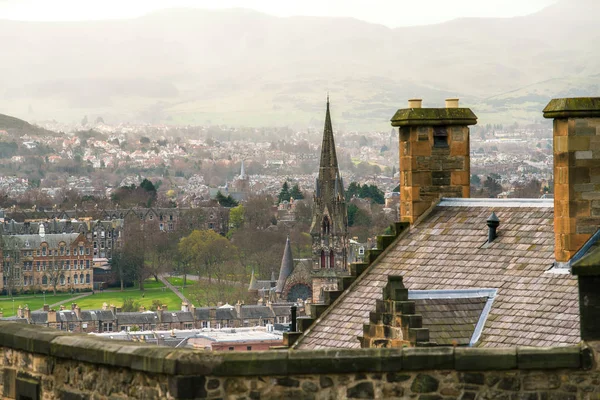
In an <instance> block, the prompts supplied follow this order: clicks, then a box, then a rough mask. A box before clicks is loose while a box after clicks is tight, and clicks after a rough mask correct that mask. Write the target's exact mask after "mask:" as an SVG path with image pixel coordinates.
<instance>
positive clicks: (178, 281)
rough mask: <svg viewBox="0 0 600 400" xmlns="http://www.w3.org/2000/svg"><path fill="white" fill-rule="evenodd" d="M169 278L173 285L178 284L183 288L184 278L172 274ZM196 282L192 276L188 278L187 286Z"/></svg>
mask: <svg viewBox="0 0 600 400" xmlns="http://www.w3.org/2000/svg"><path fill="white" fill-rule="evenodd" d="M167 280H168V281H169V283H170V284H171V285H173V286H176V287H177V288H181V285H183V278H179V277H176V276H172V277H170V278H167ZM195 282H196V281H193V280H191V279H190V278H187V279H186V286H189V285H193V284H194V283H195Z"/></svg>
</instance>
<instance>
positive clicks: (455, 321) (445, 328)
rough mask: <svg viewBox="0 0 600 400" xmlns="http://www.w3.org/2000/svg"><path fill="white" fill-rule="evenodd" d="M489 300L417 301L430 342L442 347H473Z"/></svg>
mask: <svg viewBox="0 0 600 400" xmlns="http://www.w3.org/2000/svg"><path fill="white" fill-rule="evenodd" d="M487 300H488V298H487V297H472V298H456V299H418V300H415V308H416V312H417V314H421V315H422V316H423V328H428V329H429V340H430V341H432V342H435V343H437V344H439V345H454V344H456V345H459V346H466V345H469V343H470V341H471V338H472V337H473V333H474V332H475V327H476V326H477V322H479V319H480V318H481V314H482V311H483V308H484V306H485V303H486V302H487Z"/></svg>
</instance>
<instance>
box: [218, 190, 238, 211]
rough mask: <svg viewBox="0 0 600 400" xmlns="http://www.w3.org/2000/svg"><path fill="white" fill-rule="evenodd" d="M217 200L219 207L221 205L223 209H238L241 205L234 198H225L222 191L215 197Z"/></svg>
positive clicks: (229, 196)
mask: <svg viewBox="0 0 600 400" xmlns="http://www.w3.org/2000/svg"><path fill="white" fill-rule="evenodd" d="M215 199H216V200H217V202H219V205H221V207H228V208H231V207H236V206H237V205H238V204H239V203H238V202H237V201H235V199H234V198H233V197H231V195H228V196H227V197H225V196H224V195H223V193H221V191H220V190H219V191H218V192H217V196H216V197H215Z"/></svg>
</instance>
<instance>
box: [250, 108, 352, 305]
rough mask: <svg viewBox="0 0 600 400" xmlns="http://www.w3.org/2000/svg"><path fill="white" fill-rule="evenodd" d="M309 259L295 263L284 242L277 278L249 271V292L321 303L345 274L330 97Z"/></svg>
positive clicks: (344, 224) (343, 214)
mask: <svg viewBox="0 0 600 400" xmlns="http://www.w3.org/2000/svg"><path fill="white" fill-rule="evenodd" d="M310 235H311V237H312V259H300V260H294V259H293V257H292V251H291V246H290V240H289V238H288V239H287V242H286V245H285V249H284V253H283V258H282V261H281V268H280V270H279V276H278V278H277V279H276V278H275V276H274V274H272V276H271V279H270V280H258V279H256V277H255V276H254V272H252V277H251V280H250V286H249V288H248V290H249V291H250V292H252V293H256V294H257V295H258V297H259V298H262V299H265V298H269V299H271V301H296V300H297V299H302V300H307V299H311V301H312V302H315V303H316V302H319V301H321V296H322V292H323V290H325V289H331V290H335V289H337V280H338V278H339V277H341V276H346V275H348V243H349V240H348V214H347V209H346V199H345V196H344V181H343V179H342V177H341V175H340V171H339V168H338V163H337V155H336V151H335V142H334V138H333V127H332V124H331V115H330V112H329V97H328V98H327V109H326V113H325V127H324V129H323V145H322V147H321V162H320V165H319V174H318V176H317V178H316V182H315V192H314V206H313V216H312V223H311V228H310Z"/></svg>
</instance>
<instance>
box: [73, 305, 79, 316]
mask: <svg viewBox="0 0 600 400" xmlns="http://www.w3.org/2000/svg"><path fill="white" fill-rule="evenodd" d="M73 311H75V315H76V316H77V319H81V307H79V306H78V305H77V304H75V307H73Z"/></svg>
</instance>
